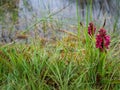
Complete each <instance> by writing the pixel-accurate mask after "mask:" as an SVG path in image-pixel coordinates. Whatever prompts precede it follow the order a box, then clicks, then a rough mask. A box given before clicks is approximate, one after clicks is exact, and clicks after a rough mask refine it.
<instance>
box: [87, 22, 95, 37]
mask: <svg viewBox="0 0 120 90" xmlns="http://www.w3.org/2000/svg"><path fill="white" fill-rule="evenodd" d="M95 31H96V27H95V25H94V24H93V22H90V23H89V26H88V34H89V35H90V36H94V34H95Z"/></svg>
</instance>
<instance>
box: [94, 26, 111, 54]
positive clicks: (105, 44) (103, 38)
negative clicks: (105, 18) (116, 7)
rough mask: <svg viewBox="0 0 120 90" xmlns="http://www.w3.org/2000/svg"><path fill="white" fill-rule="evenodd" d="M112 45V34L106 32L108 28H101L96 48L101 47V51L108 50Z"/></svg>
mask: <svg viewBox="0 0 120 90" xmlns="http://www.w3.org/2000/svg"><path fill="white" fill-rule="evenodd" d="M109 45H110V36H109V35H107V34H106V30H105V29H104V28H101V29H100V30H99V34H97V35H96V48H99V49H100V51H101V52H104V51H106V49H108V48H109Z"/></svg>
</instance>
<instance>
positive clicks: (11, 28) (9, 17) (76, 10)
mask: <svg viewBox="0 0 120 90" xmlns="http://www.w3.org/2000/svg"><path fill="white" fill-rule="evenodd" d="M76 1H78V2H76ZM91 1H92V2H91ZM91 3H92V4H91ZM77 5H78V6H77ZM119 8H120V0H13V2H10V1H9V2H8V1H6V2H5V3H1V4H0V40H1V41H3V40H2V38H8V41H9V38H10V37H11V38H13V37H14V36H15V35H14V34H13V33H14V32H16V31H21V30H22V31H25V30H29V31H30V30H35V29H36V26H37V29H40V32H42V33H44V32H43V30H42V28H41V27H40V26H41V19H42V20H43V21H44V20H47V21H50V20H53V21H54V20H55V21H56V22H57V21H58V24H60V25H61V28H64V29H68V28H66V27H67V26H66V25H77V23H78V20H79V21H81V22H83V23H85V24H86V21H91V18H92V21H95V22H96V24H97V25H98V27H100V26H102V24H103V22H104V19H106V21H107V24H106V27H107V29H110V30H111V31H113V30H114V28H115V29H116V30H119V26H120V19H119V18H120V17H119V16H120V11H119ZM47 17H48V18H47ZM46 18H47V19H46ZM78 18H79V19H78ZM56 22H55V23H56ZM57 29H58V28H57ZM40 35H41V36H43V34H40Z"/></svg>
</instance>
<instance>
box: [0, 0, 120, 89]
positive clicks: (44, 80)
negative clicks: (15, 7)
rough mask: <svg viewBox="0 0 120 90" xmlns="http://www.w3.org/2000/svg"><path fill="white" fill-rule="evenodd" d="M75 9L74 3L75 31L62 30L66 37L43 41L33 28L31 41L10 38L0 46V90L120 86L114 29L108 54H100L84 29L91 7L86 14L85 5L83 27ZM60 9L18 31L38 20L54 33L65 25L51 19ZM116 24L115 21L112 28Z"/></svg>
mask: <svg viewBox="0 0 120 90" xmlns="http://www.w3.org/2000/svg"><path fill="white" fill-rule="evenodd" d="M76 1H78V0H76ZM90 3H92V0H91V2H90ZM90 8H92V5H91V6H90ZM78 9H79V8H78V3H76V10H77V17H78V26H77V30H76V31H77V32H78V33H77V34H74V33H71V32H69V31H64V30H63V31H62V33H65V37H64V35H63V38H61V39H60V40H59V39H57V40H56V41H46V40H45V39H44V38H43V39H42V38H40V37H39V35H38V32H37V30H35V35H36V36H35V37H33V38H31V37H30V43H23V42H22V43H21V42H18V43H14V41H13V42H12V43H8V44H5V45H0V90H119V89H120V77H119V76H120V37H119V36H118V35H117V34H116V32H117V31H116V30H115V31H114V33H109V34H110V36H111V44H110V48H109V49H108V51H107V53H101V52H100V51H99V50H98V49H97V48H96V47H95V38H91V37H90V36H89V35H88V32H87V26H88V23H89V17H90V20H92V18H94V17H92V9H90V14H91V15H90V16H89V13H88V9H89V8H87V15H86V26H85V25H83V26H80V25H79V22H80V19H81V18H80V17H79V14H78V11H79V10H78ZM60 11H61V10H60ZM60 11H57V12H53V13H50V14H49V15H47V16H46V17H44V18H42V19H37V20H36V22H33V23H32V25H31V26H29V27H27V28H26V31H23V32H22V31H21V32H20V33H21V34H22V35H24V34H26V33H27V32H29V31H30V30H31V29H34V26H36V25H37V24H39V23H40V24H43V27H44V28H43V30H44V33H46V30H47V29H48V28H50V27H51V28H50V29H52V30H53V32H52V33H54V34H55V36H56V34H57V33H56V32H55V31H54V30H59V29H61V28H62V26H63V25H64V23H63V22H62V21H61V22H60V21H57V20H55V19H54V18H53V16H54V15H56V14H58V13H59V12H60ZM15 17H16V15H15V16H14V15H13V18H15ZM95 23H97V22H95ZM49 25H50V27H49ZM116 25H117V21H116V22H115V24H114V29H116ZM66 27H67V25H66ZM118 31H119V30H118ZM54 34H53V35H54Z"/></svg>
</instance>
